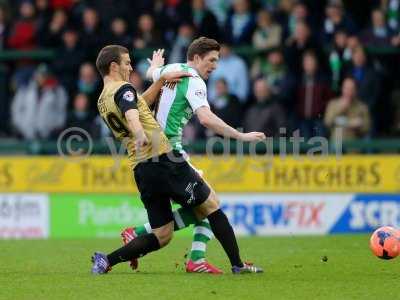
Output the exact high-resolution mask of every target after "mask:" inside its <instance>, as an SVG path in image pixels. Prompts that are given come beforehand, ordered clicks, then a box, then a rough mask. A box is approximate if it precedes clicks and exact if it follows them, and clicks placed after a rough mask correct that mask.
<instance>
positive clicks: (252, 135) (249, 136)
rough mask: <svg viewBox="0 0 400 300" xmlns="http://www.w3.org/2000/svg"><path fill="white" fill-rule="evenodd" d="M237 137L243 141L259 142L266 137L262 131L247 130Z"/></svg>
mask: <svg viewBox="0 0 400 300" xmlns="http://www.w3.org/2000/svg"><path fill="white" fill-rule="evenodd" d="M239 139H240V140H241V141H243V142H260V141H263V140H265V139H266V137H265V134H264V133H262V132H247V133H242V134H241V135H240V136H239Z"/></svg>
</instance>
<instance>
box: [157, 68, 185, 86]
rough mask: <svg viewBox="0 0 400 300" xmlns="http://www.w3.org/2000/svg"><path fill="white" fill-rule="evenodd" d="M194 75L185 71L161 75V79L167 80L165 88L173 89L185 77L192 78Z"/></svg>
mask: <svg viewBox="0 0 400 300" xmlns="http://www.w3.org/2000/svg"><path fill="white" fill-rule="evenodd" d="M191 76H192V74H190V73H188V72H184V71H177V72H167V73H164V74H162V75H161V78H162V79H164V80H165V86H166V87H168V88H170V89H173V88H175V85H176V84H177V83H178V82H180V81H181V80H182V78H184V77H191Z"/></svg>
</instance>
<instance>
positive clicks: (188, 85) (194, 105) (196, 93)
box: [152, 63, 210, 151]
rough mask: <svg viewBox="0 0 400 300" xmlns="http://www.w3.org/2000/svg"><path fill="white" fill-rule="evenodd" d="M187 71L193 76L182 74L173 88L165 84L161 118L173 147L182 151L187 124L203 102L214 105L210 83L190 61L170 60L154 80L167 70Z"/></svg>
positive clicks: (205, 104)
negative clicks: (208, 96)
mask: <svg viewBox="0 0 400 300" xmlns="http://www.w3.org/2000/svg"><path fill="white" fill-rule="evenodd" d="M176 71H185V72H189V73H190V74H192V77H185V78H182V79H181V81H180V82H179V83H178V84H176V85H175V87H174V88H173V89H171V88H168V87H166V86H164V87H163V88H162V91H161V98H160V104H159V106H158V111H157V116H156V118H157V121H158V123H159V124H160V125H161V127H162V128H163V130H164V133H165V134H166V136H167V137H168V139H169V141H170V143H171V145H172V147H173V149H175V150H178V151H182V150H183V148H182V134H183V128H184V127H185V125H186V124H187V122H188V121H189V120H190V119H191V118H192V116H193V113H194V112H195V111H196V110H197V109H198V108H199V107H201V106H207V107H210V105H209V104H208V101H207V86H206V83H205V82H204V80H203V79H202V78H201V77H200V76H199V74H198V73H197V71H196V70H195V69H193V68H191V67H189V66H188V65H187V64H179V63H178V64H169V65H166V66H163V67H161V68H158V69H156V70H154V71H153V74H152V76H153V81H156V80H158V79H159V78H160V75H161V74H162V73H164V72H176Z"/></svg>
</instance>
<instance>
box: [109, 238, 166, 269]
mask: <svg viewBox="0 0 400 300" xmlns="http://www.w3.org/2000/svg"><path fill="white" fill-rule="evenodd" d="M158 249H160V243H159V242H158V239H157V237H156V236H155V235H154V233H148V234H145V235H142V236H139V237H137V238H136V239H134V240H132V241H130V242H129V243H128V244H126V245H125V246H123V247H121V248H119V249H117V250H115V251H114V252H112V253H110V254H109V255H107V259H108V262H109V263H110V265H111V266H113V265H116V264H118V263H120V262H124V261H129V260H131V259H133V258H138V257H142V256H144V255H146V254H147V253H149V252H152V251H156V250H158Z"/></svg>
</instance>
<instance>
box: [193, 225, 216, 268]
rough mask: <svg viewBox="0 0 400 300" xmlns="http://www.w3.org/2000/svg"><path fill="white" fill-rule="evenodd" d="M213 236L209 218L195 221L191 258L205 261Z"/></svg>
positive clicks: (194, 260)
mask: <svg viewBox="0 0 400 300" xmlns="http://www.w3.org/2000/svg"><path fill="white" fill-rule="evenodd" d="M212 237H213V233H212V231H211V228H210V223H209V222H208V220H207V219H205V220H202V221H198V222H196V223H195V227H194V230H193V242H192V249H191V251H190V259H191V260H192V261H193V262H197V263H200V262H204V261H205V258H206V248H207V243H208V241H209V240H210V239H211V238H212Z"/></svg>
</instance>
